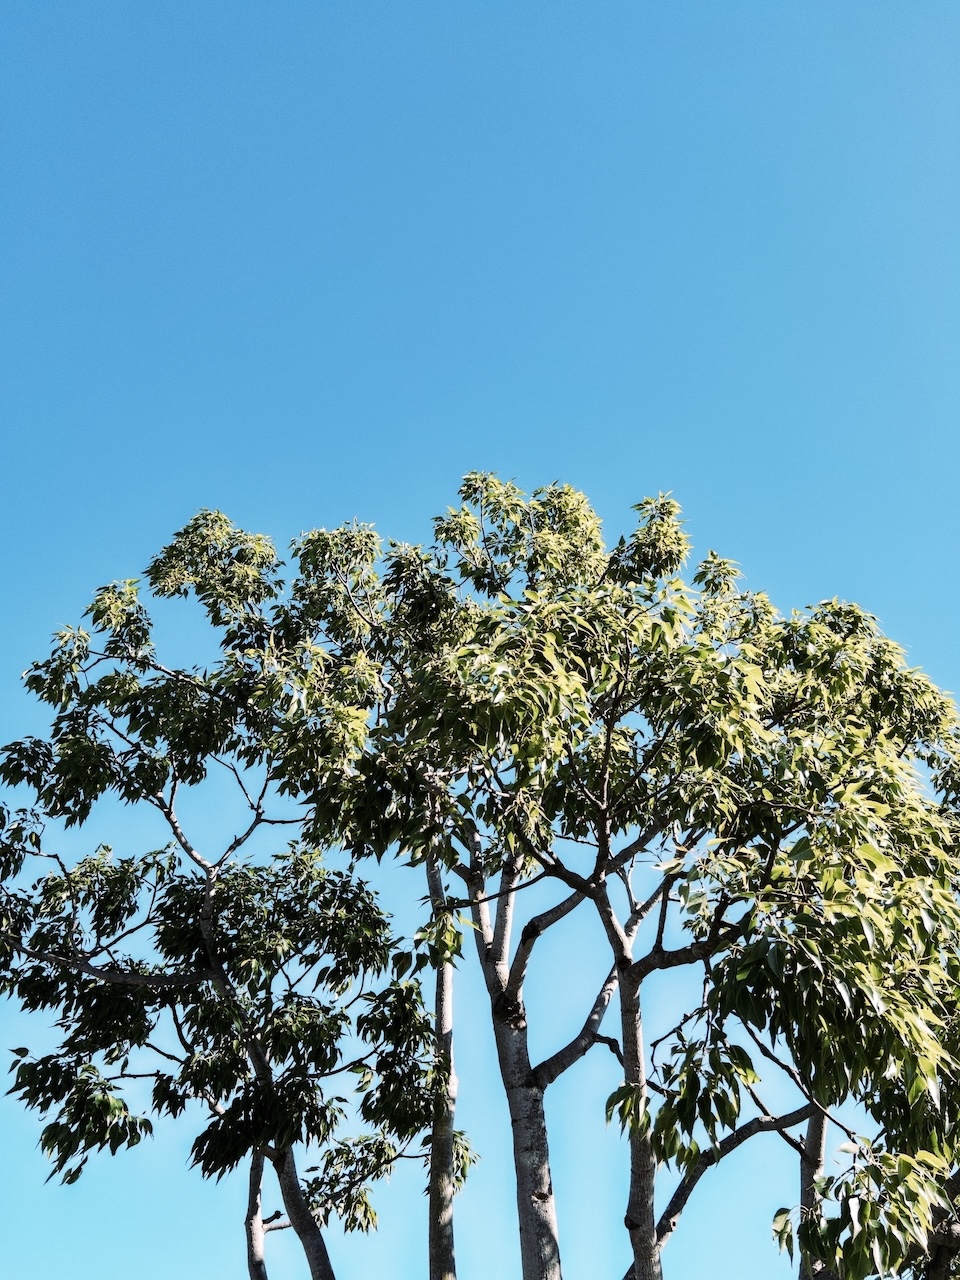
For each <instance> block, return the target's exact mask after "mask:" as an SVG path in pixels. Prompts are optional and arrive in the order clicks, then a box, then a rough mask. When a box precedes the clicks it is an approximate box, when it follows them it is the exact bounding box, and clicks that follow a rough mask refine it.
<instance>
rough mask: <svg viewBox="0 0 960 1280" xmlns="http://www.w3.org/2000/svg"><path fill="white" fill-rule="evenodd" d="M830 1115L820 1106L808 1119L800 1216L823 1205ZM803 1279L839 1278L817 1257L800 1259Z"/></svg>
mask: <svg viewBox="0 0 960 1280" xmlns="http://www.w3.org/2000/svg"><path fill="white" fill-rule="evenodd" d="M827 1123H828V1122H827V1117H826V1116H825V1115H824V1113H823V1112H822V1111H821V1110H820V1108H819V1107H817V1108H816V1109H815V1110H814V1112H813V1114H812V1115H811V1116H810V1119H809V1120H808V1121H807V1132H806V1135H805V1137H804V1140H803V1155H802V1156H801V1157H800V1215H801V1218H811V1217H813V1216H814V1215H815V1214H816V1213H817V1212H818V1208H819V1196H818V1195H817V1188H816V1185H815V1182H816V1179H817V1178H819V1177H822V1176H823V1166H824V1161H825V1159H826V1152H827ZM800 1280H837V1277H836V1274H835V1272H833V1271H831V1270H830V1268H829V1267H827V1266H825V1265H824V1264H823V1263H822V1262H820V1261H819V1260H818V1259H816V1258H810V1257H803V1258H801V1260H800Z"/></svg>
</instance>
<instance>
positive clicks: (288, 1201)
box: [275, 1147, 336, 1280]
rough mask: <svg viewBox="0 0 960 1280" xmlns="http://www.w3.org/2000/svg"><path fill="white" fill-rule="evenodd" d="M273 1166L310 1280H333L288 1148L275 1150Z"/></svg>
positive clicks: (331, 1271)
mask: <svg viewBox="0 0 960 1280" xmlns="http://www.w3.org/2000/svg"><path fill="white" fill-rule="evenodd" d="M275 1167H276V1170H277V1180H278V1182H279V1183H280V1194H281V1196H282V1197H283V1207H284V1208H285V1209H286V1211H287V1217H288V1218H289V1219H290V1225H291V1227H293V1229H294V1231H295V1232H296V1233H297V1239H298V1240H299V1241H300V1244H301V1247H302V1248H303V1252H304V1253H305V1255H306V1258H307V1265H308V1266H309V1268H310V1280H336V1277H335V1276H334V1274H333V1267H332V1266H331V1265H330V1255H329V1254H328V1253H327V1246H326V1245H325V1244H324V1241H323V1236H322V1235H321V1233H320V1228H319V1227H318V1226H317V1223H316V1221H315V1219H314V1216H313V1214H312V1213H311V1212H310V1206H309V1205H308V1204H307V1198H306V1196H305V1195H304V1194H303V1188H302V1187H301V1185H300V1178H299V1176H298V1174H297V1165H296V1161H295V1160H294V1158H293V1152H292V1150H291V1149H290V1148H289V1147H288V1148H287V1149H286V1151H280V1152H278V1153H277V1158H276V1161H275Z"/></svg>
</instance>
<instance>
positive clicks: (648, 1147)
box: [620, 980, 663, 1280]
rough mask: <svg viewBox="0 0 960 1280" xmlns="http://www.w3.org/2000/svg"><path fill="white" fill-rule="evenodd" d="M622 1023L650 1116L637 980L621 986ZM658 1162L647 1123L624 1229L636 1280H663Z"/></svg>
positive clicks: (630, 1074)
mask: <svg viewBox="0 0 960 1280" xmlns="http://www.w3.org/2000/svg"><path fill="white" fill-rule="evenodd" d="M620 1021H621V1029H622V1035H623V1077H624V1083H625V1084H628V1085H632V1086H633V1087H634V1088H635V1089H636V1090H637V1094H638V1104H639V1105H638V1112H640V1114H642V1115H643V1116H644V1117H645V1116H646V1107H647V1075H646V1062H645V1059H644V1048H643V1023H642V1021H641V1017H640V989H639V984H638V983H637V982H636V981H634V980H628V981H622V982H621V983H620ZM656 1176H657V1161H656V1156H655V1155H654V1152H653V1146H652V1144H651V1142H650V1131H649V1125H648V1124H647V1123H646V1122H644V1123H643V1124H642V1125H637V1126H635V1127H633V1128H632V1129H631V1130H630V1189H629V1192H628V1195H627V1212H626V1214H625V1216H624V1220H623V1221H624V1226H625V1227H626V1228H627V1232H628V1234H629V1236H630V1246H631V1248H632V1249H633V1274H634V1280H663V1269H662V1267H661V1263H660V1241H659V1240H658V1239H657V1221H656V1213H655V1206H654V1185H655V1182H656Z"/></svg>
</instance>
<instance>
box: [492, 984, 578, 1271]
mask: <svg viewBox="0 0 960 1280" xmlns="http://www.w3.org/2000/svg"><path fill="white" fill-rule="evenodd" d="M493 1027H494V1034H495V1036H496V1041H497V1057H498V1059H499V1063H500V1076H501V1078H502V1080H503V1087H504V1089H505V1090H506V1094H507V1106H508V1107H509V1110H510V1123H511V1126H512V1128H513V1159H514V1165H515V1168H516V1175H517V1210H518V1213H519V1217H520V1260H521V1268H522V1274H523V1280H561V1270H560V1245H559V1233H558V1229H557V1210H556V1201H555V1200H554V1196H553V1183H552V1181H551V1178H550V1150H549V1147H548V1144H547V1121H546V1116H545V1114H544V1110H543V1090H542V1089H541V1088H540V1087H539V1085H538V1084H537V1083H536V1082H535V1080H534V1076H533V1071H532V1069H531V1066H530V1053H529V1049H528V1047H527V1020H526V1014H525V1012H524V1007H523V1001H522V1000H519V1001H510V1000H508V999H506V998H505V997H501V998H500V999H498V1000H496V1001H495V1002H494V1005H493Z"/></svg>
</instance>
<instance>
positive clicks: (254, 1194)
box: [244, 1151, 267, 1280]
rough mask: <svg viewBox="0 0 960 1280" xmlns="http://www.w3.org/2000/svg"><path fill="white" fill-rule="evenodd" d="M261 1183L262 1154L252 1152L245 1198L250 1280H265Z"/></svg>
mask: <svg viewBox="0 0 960 1280" xmlns="http://www.w3.org/2000/svg"><path fill="white" fill-rule="evenodd" d="M262 1182H263V1154H262V1152H260V1151H254V1153H253V1155H252V1156H251V1158H250V1192H249V1195H248V1197H247V1216H246V1219H245V1221H244V1227H245V1228H246V1233H247V1271H248V1273H249V1276H250V1280H267V1264H266V1261H265V1260H264V1256H263V1241H264V1231H263V1215H262V1213H261V1211H260V1187H261V1184H262Z"/></svg>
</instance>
